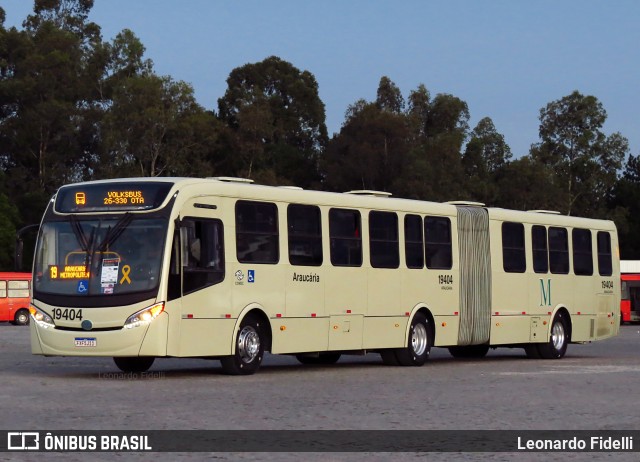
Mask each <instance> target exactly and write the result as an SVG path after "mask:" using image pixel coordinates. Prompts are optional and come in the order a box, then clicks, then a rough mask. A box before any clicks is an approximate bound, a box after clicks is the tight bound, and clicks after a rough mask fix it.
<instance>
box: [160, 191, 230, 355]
mask: <svg viewBox="0 0 640 462" xmlns="http://www.w3.org/2000/svg"><path fill="white" fill-rule="evenodd" d="M221 202H222V199H220V198H219V197H198V198H195V199H192V200H190V201H188V202H187V203H186V204H185V205H184V206H183V208H182V210H181V212H180V217H179V220H178V221H176V228H175V232H174V236H173V243H172V251H171V265H170V274H169V289H168V295H169V296H168V299H169V301H168V303H167V310H168V311H169V312H170V316H171V320H170V324H171V327H170V333H169V341H168V344H169V345H168V352H167V353H168V354H169V355H180V356H207V355H214V354H218V352H220V351H221V349H224V348H225V347H226V348H227V349H228V348H229V342H226V341H224V340H223V339H222V337H223V336H221V335H216V329H219V325H218V323H217V322H219V321H220V320H221V319H226V315H225V314H226V313H229V309H230V292H231V291H230V288H229V287H225V285H229V283H230V282H229V281H228V279H229V278H225V251H224V241H225V240H224V225H223V221H222V217H221V211H220V210H221ZM227 322H229V323H231V322H232V320H231V319H229V320H228V321H227ZM172 334H173V335H172ZM195 338H198V339H201V340H200V341H198V342H194V341H193V339H195ZM222 345H224V347H223V346H222Z"/></svg>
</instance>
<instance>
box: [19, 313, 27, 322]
mask: <svg viewBox="0 0 640 462" xmlns="http://www.w3.org/2000/svg"><path fill="white" fill-rule="evenodd" d="M28 319H29V318H28V317H27V315H26V314H24V313H20V314H19V315H18V322H19V323H20V324H26V323H27V320H28Z"/></svg>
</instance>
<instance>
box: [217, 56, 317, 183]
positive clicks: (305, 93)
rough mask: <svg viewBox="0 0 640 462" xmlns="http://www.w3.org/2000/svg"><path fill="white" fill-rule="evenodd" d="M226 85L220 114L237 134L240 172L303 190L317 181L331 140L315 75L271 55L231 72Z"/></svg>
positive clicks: (219, 107) (219, 103) (220, 103)
mask: <svg viewBox="0 0 640 462" xmlns="http://www.w3.org/2000/svg"><path fill="white" fill-rule="evenodd" d="M227 86H228V87H227V90H226V92H225V94H224V96H223V97H222V98H220V99H219V100H218V109H219V111H218V112H219V117H220V118H221V120H223V121H224V122H225V123H226V124H227V125H228V126H229V127H230V128H231V129H232V130H233V131H234V132H235V134H236V139H235V146H236V147H237V148H238V150H239V152H240V153H241V154H240V156H239V160H240V161H241V162H242V167H241V169H240V170H241V171H242V172H243V173H244V174H245V175H247V176H248V177H260V176H262V177H263V178H265V179H268V178H271V181H277V182H280V181H282V182H286V183H293V184H296V185H299V186H303V187H308V186H311V185H312V184H315V183H317V182H318V181H319V179H320V178H319V174H318V161H319V157H320V154H321V153H322V151H323V150H324V148H325V147H326V144H327V140H328V136H327V128H326V125H325V113H324V104H323V103H322V101H321V100H320V97H319V96H318V84H317V82H316V79H315V77H314V76H313V74H311V73H310V72H308V71H302V72H301V71H300V70H298V69H297V68H296V67H294V66H293V65H292V64H290V63H288V62H286V61H283V60H282V59H280V58H278V57H276V56H271V57H269V58H267V59H265V60H264V61H261V62H259V63H255V64H246V65H244V66H242V67H238V68H236V69H234V70H233V71H231V73H230V74H229V78H228V79H227Z"/></svg>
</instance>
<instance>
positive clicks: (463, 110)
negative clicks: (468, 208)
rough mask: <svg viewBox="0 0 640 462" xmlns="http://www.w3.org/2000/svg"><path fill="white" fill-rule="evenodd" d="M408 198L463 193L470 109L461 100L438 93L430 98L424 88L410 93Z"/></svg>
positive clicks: (441, 198) (444, 197) (443, 197)
mask: <svg viewBox="0 0 640 462" xmlns="http://www.w3.org/2000/svg"><path fill="white" fill-rule="evenodd" d="M409 117H410V121H411V122H410V125H411V126H412V127H413V133H414V135H413V139H412V143H411V144H412V147H411V150H410V152H409V164H410V165H411V168H409V176H408V177H407V179H406V184H407V188H408V193H409V197H415V198H419V199H428V200H436V201H445V200H453V199H461V198H462V194H463V187H462V184H463V171H462V163H461V154H460V151H461V149H462V145H463V143H464V141H465V139H466V137H467V132H468V130H469V108H468V106H467V103H465V102H464V101H462V100H461V99H459V98H457V97H455V96H453V95H448V94H438V95H436V97H435V98H433V100H429V94H428V92H427V91H426V89H425V88H424V87H419V88H418V91H417V92H414V93H412V94H411V97H410V105H409Z"/></svg>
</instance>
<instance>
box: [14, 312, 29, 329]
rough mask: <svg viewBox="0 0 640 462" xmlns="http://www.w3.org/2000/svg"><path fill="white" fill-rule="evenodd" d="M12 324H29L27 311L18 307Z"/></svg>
mask: <svg viewBox="0 0 640 462" xmlns="http://www.w3.org/2000/svg"><path fill="white" fill-rule="evenodd" d="M13 324H15V325H16V326H26V325H27V324H29V311H28V310H25V309H24V308H20V309H19V310H18V311H16V314H15V316H14V317H13Z"/></svg>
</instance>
